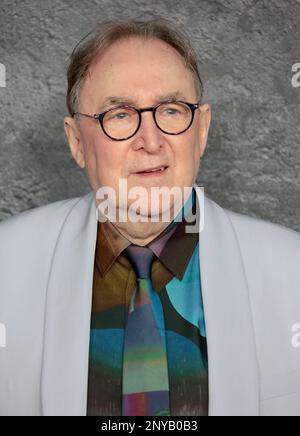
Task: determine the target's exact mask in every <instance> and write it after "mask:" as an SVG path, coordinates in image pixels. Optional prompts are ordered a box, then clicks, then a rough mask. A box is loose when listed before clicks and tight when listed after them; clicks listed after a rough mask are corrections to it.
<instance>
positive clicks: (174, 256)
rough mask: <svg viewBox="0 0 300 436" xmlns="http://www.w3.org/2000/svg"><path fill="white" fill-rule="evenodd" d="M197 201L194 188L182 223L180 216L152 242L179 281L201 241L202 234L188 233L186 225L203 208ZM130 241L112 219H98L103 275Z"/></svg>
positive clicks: (97, 257)
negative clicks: (198, 205)
mask: <svg viewBox="0 0 300 436" xmlns="http://www.w3.org/2000/svg"><path fill="white" fill-rule="evenodd" d="M197 201H198V199H197V195H196V193H195V191H194V190H193V191H192V194H191V196H190V198H189V199H188V201H187V202H186V204H185V206H184V208H183V209H182V210H181V211H180V213H181V214H182V220H181V221H180V222H176V219H175V220H174V221H172V223H170V224H169V226H168V227H167V228H166V229H165V230H164V231H163V232H162V233H161V234H160V235H158V236H157V237H156V238H155V239H154V240H153V241H152V242H150V243H149V244H148V247H149V248H150V249H151V250H152V251H153V253H154V254H155V255H156V257H157V258H158V259H159V260H160V262H161V263H162V264H163V266H164V267H165V268H166V269H167V270H168V271H169V272H170V273H171V275H173V276H175V277H177V278H178V279H179V280H182V278H183V275H184V273H185V270H186V267H187V265H188V262H189V260H190V258H191V255H192V254H193V251H194V249H195V247H196V245H197V242H198V233H188V232H186V225H187V224H188V225H192V224H193V222H190V215H191V214H193V215H194V216H195V213H196V211H198V210H199V208H197V207H196V202H197ZM178 216H179V215H178ZM178 216H177V217H178ZM195 220H196V218H195ZM130 244H131V242H130V241H128V239H127V238H125V236H123V235H122V234H121V233H120V232H119V231H118V230H117V229H116V227H115V226H114V225H113V224H112V223H111V222H110V221H108V220H107V221H105V222H104V223H100V222H99V221H98V232H97V243H96V254H95V261H96V264H97V267H98V269H99V271H100V274H101V275H102V276H104V275H105V274H106V273H107V271H108V270H109V269H110V268H111V267H112V265H113V264H114V262H115V261H116V259H117V258H118V257H119V256H120V254H121V253H122V252H123V251H124V250H125V249H126V248H127V247H128V246H129V245H130ZM154 264H155V262H154Z"/></svg>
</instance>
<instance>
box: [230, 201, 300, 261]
mask: <svg viewBox="0 0 300 436" xmlns="http://www.w3.org/2000/svg"><path fill="white" fill-rule="evenodd" d="M224 210H225V213H226V214H227V216H228V218H229V220H230V221H231V223H232V225H233V227H234V230H235V232H236V234H237V237H238V239H239V240H240V241H241V242H242V243H243V245H246V246H247V247H249V248H250V247H253V249H254V250H256V251H257V250H259V251H260V250H264V249H267V247H269V249H270V250H271V251H272V253H273V254H274V252H275V251H276V250H278V254H281V255H282V252H283V251H293V252H295V251H296V252H298V254H299V255H300V233H299V232H297V231H296V230H293V229H290V228H288V227H285V226H283V225H281V224H277V223H272V222H270V221H266V220H263V219H261V218H255V217H252V216H249V215H244V214H241V213H237V212H233V211H231V210H228V209H224Z"/></svg>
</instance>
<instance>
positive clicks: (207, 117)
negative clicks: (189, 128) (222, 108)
mask: <svg viewBox="0 0 300 436" xmlns="http://www.w3.org/2000/svg"><path fill="white" fill-rule="evenodd" d="M210 123H211V106H210V105H209V104H203V105H202V106H200V107H199V146H200V150H199V151H200V158H201V157H202V156H203V154H204V152H205V148H206V144H207V138H208V131H209V127H210Z"/></svg>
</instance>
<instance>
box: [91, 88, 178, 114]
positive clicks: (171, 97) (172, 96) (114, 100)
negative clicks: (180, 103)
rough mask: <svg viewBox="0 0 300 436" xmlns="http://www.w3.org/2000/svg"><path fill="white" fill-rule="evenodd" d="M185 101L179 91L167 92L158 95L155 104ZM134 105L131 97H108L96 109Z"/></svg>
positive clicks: (134, 101)
mask: <svg viewBox="0 0 300 436" xmlns="http://www.w3.org/2000/svg"><path fill="white" fill-rule="evenodd" d="M180 99H181V100H185V99H186V98H185V96H184V95H183V94H182V93H181V92H180V91H175V92H169V93H167V94H162V95H160V96H159V97H158V98H157V99H156V102H157V103H161V102H164V101H175V100H180ZM135 103H136V100H135V99H134V97H132V96H127V97H121V96H109V97H106V98H105V99H104V101H103V103H102V104H101V106H99V107H98V109H97V110H98V111H102V110H105V109H106V107H107V106H111V105H118V104H131V105H134V104H135Z"/></svg>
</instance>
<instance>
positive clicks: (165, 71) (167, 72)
mask: <svg viewBox="0 0 300 436" xmlns="http://www.w3.org/2000/svg"><path fill="white" fill-rule="evenodd" d="M174 92H179V93H181V94H182V95H186V98H190V99H191V98H193V94H194V93H195V87H194V78H193V74H192V72H191V71H190V70H189V69H188V68H187V67H186V65H185V61H184V59H183V57H182V56H181V55H180V54H179V53H178V52H177V51H176V49H175V48H173V47H171V46H170V45H168V44H167V43H165V42H163V41H161V40H159V39H151V40H144V39H141V38H127V39H123V40H121V41H118V42H116V43H114V44H113V45H112V46H110V47H109V48H108V49H106V51H105V52H104V53H103V54H102V55H101V57H99V58H98V59H97V60H95V62H94V63H93V64H92V66H91V67H90V69H89V72H88V75H87V77H86V79H85V81H84V84H83V86H82V90H81V98H82V99H89V101H94V100H96V99H97V101H98V102H100V101H102V100H103V99H105V98H107V96H108V95H119V96H122V95H124V96H126V95H130V96H132V97H133V98H134V97H135V98H136V99H138V98H148V99H152V98H154V96H157V95H164V94H168V93H174Z"/></svg>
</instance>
